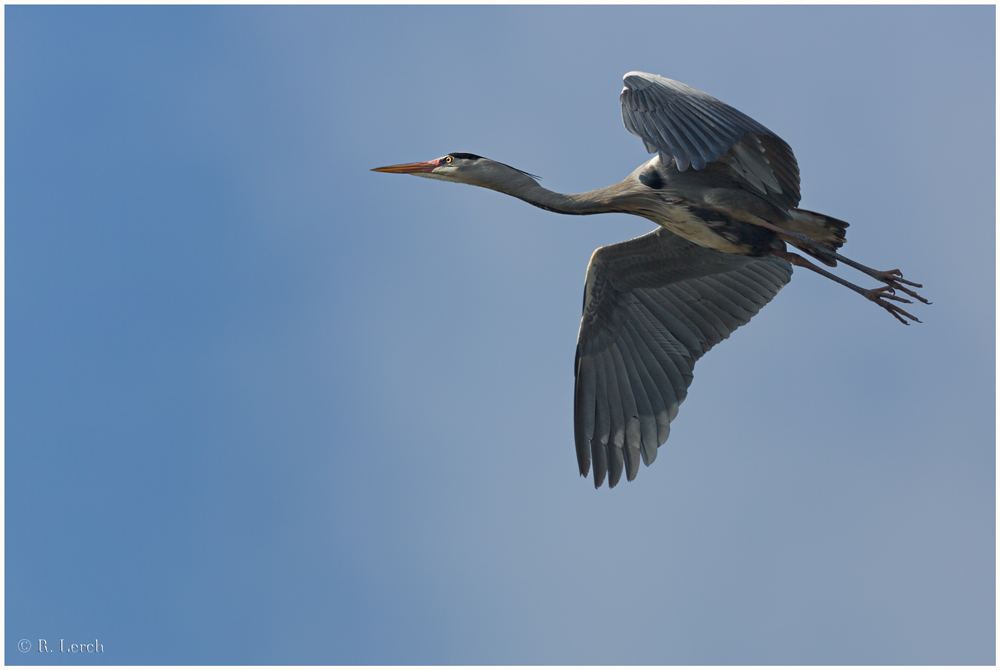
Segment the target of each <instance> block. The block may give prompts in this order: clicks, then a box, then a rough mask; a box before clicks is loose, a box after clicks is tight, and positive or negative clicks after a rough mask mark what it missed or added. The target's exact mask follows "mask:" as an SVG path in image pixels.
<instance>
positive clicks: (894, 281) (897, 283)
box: [869, 270, 931, 320]
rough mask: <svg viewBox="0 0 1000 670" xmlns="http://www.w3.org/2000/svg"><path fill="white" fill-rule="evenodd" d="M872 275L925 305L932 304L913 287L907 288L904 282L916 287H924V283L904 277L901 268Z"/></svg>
mask: <svg viewBox="0 0 1000 670" xmlns="http://www.w3.org/2000/svg"><path fill="white" fill-rule="evenodd" d="M872 276H873V277H875V279H878V280H879V281H880V282H885V284H886V285H887V286H889V287H891V288H893V289H895V290H896V291H902V292H903V293H905V294H906V295H908V296H910V297H913V298H916V299H917V300H919V301H920V302H922V303H924V304H925V305H930V304H931V301H930V300H927V299H926V298H924V297H923V296H921V295H919V294H918V293H917V292H916V291H914V290H912V289H908V288H906V286H904V284H906V285H907V286H915V287H916V288H923V287H924V285H923V284H918V283H917V282H913V281H910V280H908V279H903V273H902V272H900V271H899V270H888V271H886V272H875V273H874V274H873V275H872ZM869 300H870V298H869ZM907 302H909V301H907ZM911 318H912V317H911ZM914 320H916V319H914Z"/></svg>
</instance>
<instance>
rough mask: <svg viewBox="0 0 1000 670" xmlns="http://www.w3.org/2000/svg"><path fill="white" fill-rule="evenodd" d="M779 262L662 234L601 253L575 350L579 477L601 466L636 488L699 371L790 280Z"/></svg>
mask: <svg viewBox="0 0 1000 670" xmlns="http://www.w3.org/2000/svg"><path fill="white" fill-rule="evenodd" d="M791 276H792V268H791V265H790V264H789V263H788V262H786V261H784V260H781V259H778V258H775V257H773V256H766V257H763V258H752V257H749V256H737V255H733V254H724V253H720V252H717V251H713V250H711V249H706V248H703V247H699V246H697V245H696V244H693V243H691V242H688V241H687V240H684V239H682V238H681V237H678V236H677V235H674V234H673V233H671V232H669V231H667V230H665V229H663V228H660V229H657V230H655V231H653V232H651V233H649V234H647V235H643V236H642V237H637V238H635V239H633V240H628V241H627V242H620V243H618V244H612V245H610V246H606V247H601V248H600V249H598V250H597V251H595V252H594V255H593V257H592V258H591V259H590V266H589V267H588V268H587V284H586V289H585V291H584V302H583V319H582V320H581V322H580V335H579V338H578V340H577V346H576V397H575V402H574V418H573V421H574V429H575V434H576V455H577V460H578V462H579V465H580V474H581V475H583V476H587V473H588V472H589V470H590V462H591V459H593V462H594V486H595V487H600V485H601V484H602V483H603V482H604V477H605V475H606V474H608V473H610V477H609V484H610V486H612V487H613V486H614V485H615V484H617V483H618V480H619V479H620V477H621V474H622V471H623V470H624V472H625V473H626V477H627V478H628V480H629V481H631V480H632V479H634V478H635V476H636V473H637V472H638V471H639V458H640V457H641V458H642V460H643V462H645V463H646V465H649V464H650V463H652V462H653V459H655V458H656V450H657V448H658V447H659V446H660V445H661V444H663V443H664V442H665V441H666V439H667V436H668V435H669V434H670V422H671V421H672V420H673V418H674V417H675V416H676V415H677V408H678V406H679V405H680V404H681V402H683V401H684V397H685V396H686V395H687V389H688V386H689V385H690V384H691V379H692V370H693V369H694V364H695V361H697V360H698V359H699V358H701V356H702V355H703V354H704V353H705V352H706V351H708V350H709V349H711V348H712V347H713V346H714V345H715V344H716V343H718V342H720V341H722V340H724V339H726V338H727V337H729V334H730V333H732V332H733V331H734V330H736V329H737V328H739V327H740V326H742V325H743V324H745V323H746V322H748V321H749V320H750V319H751V317H753V315H754V314H756V313H757V312H758V311H759V310H760V308H761V307H763V306H764V305H766V304H767V303H768V302H769V301H770V300H771V298H773V297H774V296H775V294H777V293H778V291H779V290H781V288H782V287H783V286H784V285H785V284H787V283H788V280H789V279H791Z"/></svg>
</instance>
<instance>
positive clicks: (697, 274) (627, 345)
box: [372, 71, 929, 488]
mask: <svg viewBox="0 0 1000 670" xmlns="http://www.w3.org/2000/svg"><path fill="white" fill-rule="evenodd" d="M619 101H620V103H621V108H622V121H623V122H624V124H625V128H626V129H627V130H628V131H629V132H630V133H632V134H633V135H636V136H638V137H639V138H640V139H641V140H642V143H643V145H644V147H645V149H646V151H647V152H648V153H650V154H655V155H654V156H653V157H652V158H650V159H649V160H647V161H646V162H644V163H643V164H642V165H640V166H639V167H638V168H636V169H635V170H634V171H633V172H632V173H631V174H629V175H628V176H627V177H626V178H625V179H623V180H622V181H620V182H618V183H617V184H612V185H611V186H606V187H604V188H599V189H596V190H593V191H587V192H585V193H578V194H562V193H556V192H554V191H550V190H548V189H546V188H544V187H542V186H541V184H539V182H538V179H539V178H538V177H536V176H535V175H532V174H530V173H528V172H524V171H523V170H519V169H517V168H514V167H511V166H509V165H506V164H504V163H500V162H498V161H494V160H491V159H488V158H483V157H482V156H478V155H476V154H471V153H465V152H458V153H451V154H448V155H446V156H442V157H441V158H436V159H434V160H430V161H424V162H418V163H402V164H397V165H388V166H385V167H379V168H373V169H372V171H374V172H386V173H394V174H409V175H414V176H417V177H425V178H429V179H439V180H443V181H449V182H457V183H461V184H471V185H473V186H479V187H482V188H487V189H492V190H494V191H499V192H500V193H505V194H507V195H511V196H514V197H515V198H519V199H521V200H523V201H525V202H527V203H529V204H531V205H534V206H536V207H540V208H542V209H545V210H548V211H550V212H557V213H560V214H575V215H585V214H601V213H608V212H617V213H625V214H632V215H636V216H640V217H643V218H646V219H649V220H650V221H652V222H653V223H656V224H657V228H656V229H654V230H653V231H652V232H650V233H647V234H645V235H642V236H640V237H637V238H635V239H632V240H627V241H625V242H619V243H617V244H611V245H608V246H604V247H600V248H599V249H597V250H596V251H595V252H594V253H593V256H592V257H591V259H590V263H589V265H588V267H587V274H586V280H585V286H584V296H583V315H582V317H581V320H580V330H579V335H578V337H577V347H576V357H575V361H574V376H575V388H574V403H573V428H574V441H575V446H576V456H577V464H578V467H579V471H580V475H581V476H582V477H584V478H586V477H587V475H588V473H589V471H590V468H591V465H593V473H594V476H593V483H594V487H595V488H600V487H601V485H602V484H603V482H604V481H605V477H606V478H607V482H608V486H609V488H614V486H615V485H616V484H618V483H619V481H620V479H621V476H622V474H623V473H624V474H625V477H626V479H627V480H628V481H632V480H633V479H635V477H636V475H637V474H638V472H639V462H640V460H641V461H642V462H643V463H644V464H645V465H646V466H649V465H650V464H652V462H653V460H654V459H655V458H656V454H657V449H658V448H659V447H660V446H662V445H663V444H664V443H665V442H666V440H667V438H668V436H669V434H670V423H671V422H672V421H673V420H674V418H675V417H676V415H677V411H678V407H679V406H680V404H681V403H682V402H683V401H684V399H685V397H686V396H687V392H688V388H689V387H690V385H691V381H692V379H693V370H694V365H695V363H696V362H697V361H698V360H699V359H700V358H701V357H702V356H703V355H704V354H705V353H706V352H708V351H709V350H710V349H711V348H712V347H713V346H715V345H716V344H718V343H719V342H721V341H722V340H724V339H727V338H728V337H729V335H730V334H731V333H732V332H733V331H734V330H736V329H737V328H739V327H740V326H742V325H744V324H746V323H747V322H749V321H750V319H751V318H752V317H753V316H754V315H755V314H757V312H758V311H759V310H760V309H761V308H762V307H763V306H764V305H766V304H767V303H768V302H770V301H771V299H772V298H774V296H775V295H776V294H777V293H778V291H780V290H781V289H782V288H783V287H784V286H785V285H786V284H787V283H788V282H789V280H790V279H791V276H792V266H796V267H802V268H807V269H809V270H811V271H813V272H816V273H818V274H820V275H822V276H824V277H827V278H829V279H832V280H833V281H835V282H837V283H839V284H841V285H843V286H846V287H847V288H849V289H851V290H852V291H854V292H856V293H859V294H860V295H862V296H864V297H865V298H866V299H868V300H870V301H871V302H874V303H875V304H876V305H878V306H880V307H882V308H883V309H885V310H886V311H887V312H889V314H891V315H892V316H894V317H895V318H896V319H898V320H899V321H900V322H902V323H903V324H904V325H909V323H908V322H907V320H906V319H910V320H912V321H915V322H918V323H919V322H920V321H919V319H917V318H916V317H915V316H913V315H912V314H909V313H908V312H906V311H905V310H904V309H903V308H902V307H901V306H900V303H912V300H909V299H907V298H906V297H903V296H902V295H899V294H900V293H902V294H905V295H907V296H910V297H911V298H913V299H916V300H919V301H920V302H923V303H928V304H929V301H928V300H926V299H925V298H923V297H922V296H920V295H918V294H917V293H916V292H915V291H914V289H916V288H922V285H921V284H917V283H915V282H912V281H910V280H907V279H904V278H903V274H902V273H901V272H900V271H899V270H898V269H897V270H888V271H878V270H874V269H872V268H870V267H867V266H865V265H862V264H860V263H857V262H855V261H853V260H851V259H849V258H846V257H844V256H842V255H841V254H839V253H838V250H839V249H840V248H841V247H842V246H843V245H844V243H845V241H846V229H847V227H848V225H849V224H848V223H846V222H844V221H841V220H839V219H836V218H833V217H831V216H827V215H824V214H819V213H817V212H812V211H809V210H805V209H800V208H799V207H798V204H799V200H800V192H799V167H798V162H797V161H796V159H795V155H794V154H793V153H792V149H791V147H790V146H789V145H788V144H787V143H786V142H785V141H784V140H782V139H781V138H780V137H779V136H778V135H776V134H775V133H773V132H771V131H770V130H768V129H767V128H766V127H765V126H763V125H761V124H760V123H758V122H757V121H755V120H753V119H752V118H750V117H749V116H747V115H745V114H743V113H742V112H740V111H738V110H736V109H735V108H733V107H731V106H729V105H727V104H726V103H724V102H722V101H720V100H718V99H716V98H714V97H712V96H711V95H709V94H707V93H705V92H704V91H701V90H699V89H697V88H694V87H692V86H688V85H687V84H682V83H681V82H678V81H674V80H672V79H668V78H666V77H662V76H660V75H655V74H649V73H645V72H638V71H633V72H629V73H627V74H626V75H625V76H624V88H623V89H622V92H621V95H620V98H619ZM789 245H790V246H792V247H794V248H796V249H797V250H799V251H801V252H804V253H805V254H806V255H808V256H810V257H811V258H812V259H814V260H817V261H819V262H820V263H822V264H824V265H826V266H829V267H836V265H837V262H838V261H840V262H842V263H844V264H845V265H848V266H850V267H853V268H855V269H857V270H859V271H861V272H863V273H865V274H867V275H868V276H870V277H872V278H874V279H876V280H877V281H878V282H881V284H882V285H881V286H879V287H878V288H874V289H865V288H862V287H861V286H858V285H856V284H853V283H851V282H849V281H847V280H845V279H843V278H841V277H839V276H837V275H835V274H833V273H832V272H829V271H828V270H825V269H824V268H821V267H819V266H817V265H816V264H815V263H813V262H812V261H810V260H809V259H808V258H806V257H804V256H802V255H800V254H796V253H794V252H791V251H789V249H788V247H789Z"/></svg>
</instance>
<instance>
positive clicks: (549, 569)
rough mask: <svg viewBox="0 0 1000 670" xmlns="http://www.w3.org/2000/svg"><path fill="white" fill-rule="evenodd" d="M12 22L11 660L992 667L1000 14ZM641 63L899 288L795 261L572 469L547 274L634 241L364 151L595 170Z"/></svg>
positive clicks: (367, 14)
mask: <svg viewBox="0 0 1000 670" xmlns="http://www.w3.org/2000/svg"><path fill="white" fill-rule="evenodd" d="M5 13H6V51H5V56H6V70H5V76H6V101H5V104H6V184H5V186H6V212H5V214H6V289H7V290H6V310H7V311H6V638H5V647H4V651H5V654H6V660H7V663H75V662H100V663H105V664H119V663H157V664H161V663H338V664H339V663H352V664H367V663H378V664H408V663H421V664H426V663H430V664H454V663H501V664H521V663H574V664H588V663H602V664H617V663H627V664H646V663H655V664H675V663H685V664H699V663H711V664H742V663H755V664H760V663H764V664H786V663H795V664H798V663H813V664H856V663H874V664H888V663H892V664H897V663H901V664H942V663H943V664H993V663H994V662H995V527H996V526H995V509H996V507H995V483H996V482H995V472H996V468H995V452H994V446H995V434H994V425H995V386H994V370H995V353H994V352H995V349H994V346H995V344H994V343H995V328H994V324H995V304H996V303H995V284H994V281H995V279H994V277H995V257H994V250H995V218H996V212H995V204H994V203H995V181H996V173H995V140H996V138H995V130H994V129H995V102H994V101H995V31H994V26H995V9H994V8H993V7H945V8H942V7H918V8H913V7H877V8H869V7H804V8H803V7H764V8H755V7H721V6H720V7H707V8H706V7H627V8H626V7H586V8H579V7H541V8H537V7H472V8H468V7H432V8H423V7H407V8H401V7H287V8H272V7H254V8H239V7H222V8H220V7H211V8H206V7H167V8H163V7H141V8H129V7H97V8H95V7H24V6H20V7H19V6H9V7H7V8H6V10H5ZM636 69H637V70H644V71H648V72H653V73H658V74H662V75H664V76H667V77H671V78H674V79H678V80H680V81H683V82H685V83H688V84H691V85H693V86H696V87H698V88H701V89H703V90H705V91H707V92H709V93H711V94H712V95H714V96H716V97H718V98H720V99H722V100H724V101H726V102H728V103H729V104H732V105H734V106H736V107H737V108H739V109H740V110H742V111H743V112H745V113H747V114H749V115H750V116H752V117H753V118H755V119H757V120H758V121H760V122H761V123H763V124H764V125H766V126H767V127H769V128H770V129H772V130H773V131H775V132H776V133H778V134H780V135H781V136H782V137H783V138H784V139H785V140H786V141H787V142H788V143H789V144H791V146H792V147H793V148H794V150H795V153H796V156H797V157H798V160H799V164H800V167H801V172H802V195H803V200H802V206H803V207H805V208H808V209H813V210H816V211H820V212H824V213H828V214H831V215H833V216H836V217H838V218H841V219H844V220H846V221H849V222H850V223H851V227H850V229H849V230H848V243H847V246H846V247H845V251H846V252H847V253H848V254H849V255H851V256H852V257H854V258H856V259H858V260H859V261H861V262H864V263H866V264H870V265H874V266H877V267H880V268H883V269H892V268H896V267H899V268H902V269H903V271H904V272H905V273H906V276H907V277H908V278H912V279H915V280H917V281H922V282H923V283H924V286H925V290H924V294H925V295H926V296H927V297H928V298H930V299H931V300H933V301H934V304H933V305H931V306H918V307H916V308H915V309H914V310H913V311H914V313H915V314H916V315H917V316H919V317H920V318H921V319H923V320H924V324H922V325H920V324H915V325H913V326H910V327H908V328H907V327H904V326H902V325H900V324H899V323H898V322H896V321H895V320H894V319H892V318H891V317H890V316H889V315H888V314H886V313H885V312H884V311H882V310H880V309H878V308H877V307H875V306H873V305H871V304H869V303H866V302H865V301H864V300H862V299H861V298H859V297H858V296H857V295H855V294H853V293H851V292H849V291H847V290H845V289H843V288H842V287H840V286H837V285H835V284H834V283H833V282H830V281H828V280H825V279H822V278H820V277H818V276H815V275H811V274H807V273H805V272H802V271H800V272H797V273H796V275H795V277H794V279H793V280H792V282H791V284H790V285H789V286H788V287H787V288H786V289H785V290H783V291H782V292H781V294H780V295H778V297H777V298H776V299H775V300H774V301H773V302H772V303H771V304H770V305H769V306H767V307H766V308H765V309H764V310H763V311H762V312H761V313H760V314H759V315H758V316H757V317H755V319H754V320H753V322H751V323H750V324H749V325H748V326H746V327H744V328H742V329H740V330H739V331H738V332H736V333H735V334H734V335H733V337H732V338H730V340H728V341H726V342H723V343H722V344H720V345H719V346H718V347H717V348H716V349H714V350H713V351H712V352H711V353H710V354H709V355H707V356H706V357H705V358H704V359H702V361H701V362H699V364H698V367H697V369H696V370H695V381H694V384H693V386H692V388H691V392H690V395H689V396H688V399H687V401H686V402H685V403H684V405H683V406H682V407H681V410H680V414H679V415H678V417H677V419H676V421H675V422H674V424H673V426H672V431H671V435H670V440H669V441H668V443H667V444H666V445H665V446H664V447H663V448H661V450H660V455H659V457H658V458H657V460H656V462H655V464H654V465H653V466H652V467H650V468H648V469H647V468H645V467H644V468H642V469H641V470H640V472H639V476H638V478H637V479H636V480H635V481H634V482H632V483H629V484H626V483H624V482H623V483H622V484H621V485H620V486H619V487H617V488H616V489H614V490H611V491H609V490H608V489H607V488H604V489H602V490H600V491H594V490H593V486H592V483H591V481H590V480H586V481H585V480H582V479H580V478H579V476H578V474H577V470H576V461H575V456H574V448H573V431H572V388H573V374H572V366H573V354H574V345H575V339H576V333H577V328H578V325H579V318H580V299H581V295H582V292H583V278H584V271H585V268H586V264H587V261H588V259H589V257H590V254H591V253H592V252H593V250H594V249H595V248H596V247H598V246H601V245H604V244H609V243H613V242H617V241H620V240H624V239H626V238H629V237H633V236H636V235H639V234H642V233H644V232H647V231H648V230H650V229H651V228H652V224H650V223H649V222H647V221H644V220H642V219H638V218H630V217H626V216H623V215H605V216H597V217H561V216H559V215H556V214H552V213H548V212H544V211H541V210H538V209H535V208H532V207H530V206H528V205H526V204H524V203H522V202H519V201H517V200H514V199H512V198H508V197H505V196H502V195H500V194H497V193H493V192H490V191H484V190H481V189H475V188H470V187H467V186H457V185H454V184H446V183H441V182H432V181H429V180H424V179H414V178H412V177H403V176H397V175H386V174H377V173H372V172H369V168H372V167H376V166H380V165H386V164H389V163H398V162H409V161H415V160H427V159H431V158H436V157H439V156H441V155H443V154H445V153H447V152H450V151H466V152H472V153H477V154H481V155H484V156H488V157H490V158H494V159H497V160H500V161H503V162H505V163H508V164H511V165H514V166H515V167H518V168H521V169H524V170H527V171H529V172H532V173H534V174H539V175H542V176H543V177H544V181H543V184H544V185H546V186H547V187H549V188H552V189H555V190H558V191H564V192H578V191H583V190H588V189H592V188H597V187H600V186H604V185H607V184H610V183H612V182H615V181H618V180H620V179H622V178H623V177H624V176H625V175H627V174H628V173H629V172H631V170H632V169H633V168H634V167H635V166H637V165H638V164H639V163H640V162H642V161H644V160H646V158H647V154H646V153H645V151H644V149H643V147H642V143H641V142H640V140H639V139H638V138H636V137H633V136H631V135H630V134H629V133H628V132H627V131H626V130H625V129H624V127H623V126H622V122H621V114H620V107H619V104H618V94H619V92H620V90H621V77H622V75H623V74H624V73H625V72H627V71H629V70H636ZM838 271H839V272H840V273H841V274H842V275H844V276H845V277H848V278H850V279H853V280H855V281H861V282H862V283H865V284H866V285H868V284H872V282H871V281H865V280H864V279H863V278H862V276H861V275H859V274H857V273H853V272H852V271H850V270H846V269H844V268H843V267H841V268H838ZM39 638H44V639H46V640H48V644H49V648H53V646H54V645H58V640H59V639H63V640H64V641H65V644H66V645H67V646H68V645H69V644H70V643H78V642H88V641H92V640H93V639H95V638H96V639H98V640H99V641H100V642H101V643H102V644H103V645H104V651H103V652H100V653H99V654H98V653H93V654H88V653H84V654H75V655H74V654H71V653H65V652H64V653H60V652H58V651H57V652H52V653H45V652H42V653H39V652H38V651H37V640H38V639H39ZM21 639H27V640H29V641H30V642H31V643H32V645H33V650H32V651H30V652H28V653H23V654H22V653H20V652H18V651H17V644H18V641H19V640H21Z"/></svg>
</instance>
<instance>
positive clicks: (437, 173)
mask: <svg viewBox="0 0 1000 670" xmlns="http://www.w3.org/2000/svg"><path fill="white" fill-rule="evenodd" d="M372 172H391V173H394V174H412V175H413V176H415V177H428V178H430V179H441V180H443V181H453V182H456V183H459V184H472V185H473V186H482V187H485V188H492V189H497V190H502V185H503V184H504V183H506V182H509V181H510V180H511V179H518V178H520V179H523V178H524V177H529V178H531V179H538V177H536V176H535V175H532V174H528V173H527V172H524V171H522V170H518V169H517V168H512V167H511V166H509V165H505V164H503V163H498V162H497V161H494V160H490V159H489V158H483V157H482V156H477V155H476V154H467V153H461V152H456V153H451V154H448V155H447V156H442V157H441V158H435V159H434V160H432V161H425V162H423V163H402V164H400V165H387V166H386V167H379V168H372Z"/></svg>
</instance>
